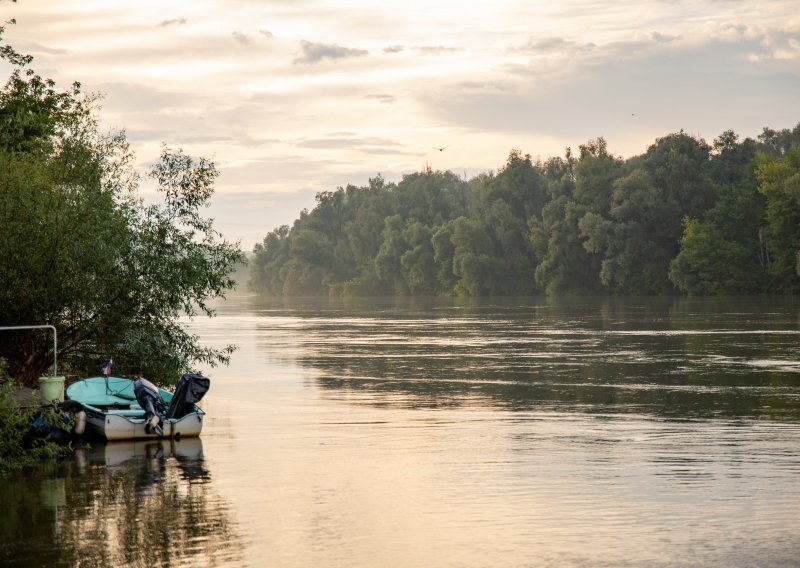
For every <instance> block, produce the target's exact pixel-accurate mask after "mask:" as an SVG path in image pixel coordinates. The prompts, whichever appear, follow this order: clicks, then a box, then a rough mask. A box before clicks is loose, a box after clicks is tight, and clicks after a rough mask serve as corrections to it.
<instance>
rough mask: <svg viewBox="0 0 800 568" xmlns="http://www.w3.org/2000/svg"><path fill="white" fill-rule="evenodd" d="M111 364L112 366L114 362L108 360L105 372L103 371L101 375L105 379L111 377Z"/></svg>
mask: <svg viewBox="0 0 800 568" xmlns="http://www.w3.org/2000/svg"><path fill="white" fill-rule="evenodd" d="M113 364H114V360H113V359H109V360H108V363H106V368H105V370H104V371H103V374H104V375H105V376H106V377H110V376H111V365H113Z"/></svg>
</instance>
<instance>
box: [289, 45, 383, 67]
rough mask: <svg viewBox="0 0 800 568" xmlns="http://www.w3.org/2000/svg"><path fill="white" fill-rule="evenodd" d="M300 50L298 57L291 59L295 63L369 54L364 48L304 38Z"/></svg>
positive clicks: (312, 62) (309, 62)
mask: <svg viewBox="0 0 800 568" xmlns="http://www.w3.org/2000/svg"><path fill="white" fill-rule="evenodd" d="M300 51H301V55H300V57H298V58H296V59H295V60H294V61H293V63H295V64H314V63H318V62H319V61H322V60H323V59H334V60H336V59H347V58H351V57H363V56H365V55H369V52H368V51H367V50H366V49H355V48H350V47H342V46H341V45H337V44H329V43H312V42H310V41H305V40H303V41H301V42H300Z"/></svg>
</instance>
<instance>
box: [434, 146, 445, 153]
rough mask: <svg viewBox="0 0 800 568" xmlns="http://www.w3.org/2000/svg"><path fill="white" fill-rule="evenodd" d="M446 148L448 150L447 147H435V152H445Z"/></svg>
mask: <svg viewBox="0 0 800 568" xmlns="http://www.w3.org/2000/svg"><path fill="white" fill-rule="evenodd" d="M445 148H447V146H442V147H441V148H437V147H436V146H434V147H433V149H434V150H439V151H440V152H443V151H444V149H445Z"/></svg>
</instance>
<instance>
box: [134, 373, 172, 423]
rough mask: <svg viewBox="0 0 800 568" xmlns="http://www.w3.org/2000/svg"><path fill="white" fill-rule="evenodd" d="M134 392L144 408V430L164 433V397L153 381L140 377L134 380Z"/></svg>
mask: <svg viewBox="0 0 800 568" xmlns="http://www.w3.org/2000/svg"><path fill="white" fill-rule="evenodd" d="M133 394H134V395H136V401H137V402H138V403H139V406H141V407H142V408H143V409H144V431H145V432H147V433H148V434H157V435H158V436H159V437H161V436H163V435H164V419H163V416H164V408H165V406H164V399H162V398H161V393H160V392H159V390H158V387H156V386H155V385H154V384H153V383H151V382H150V381H148V380H147V379H143V378H142V377H139V378H138V379H136V380H134V381H133Z"/></svg>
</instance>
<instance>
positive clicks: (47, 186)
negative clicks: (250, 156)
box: [0, 20, 245, 437]
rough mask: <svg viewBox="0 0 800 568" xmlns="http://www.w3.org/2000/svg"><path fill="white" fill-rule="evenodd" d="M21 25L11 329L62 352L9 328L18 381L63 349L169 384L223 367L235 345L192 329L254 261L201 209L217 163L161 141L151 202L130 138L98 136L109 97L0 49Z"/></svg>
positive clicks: (3, 246) (6, 259)
mask: <svg viewBox="0 0 800 568" xmlns="http://www.w3.org/2000/svg"><path fill="white" fill-rule="evenodd" d="M13 24H15V22H14V21H13V20H10V21H8V22H6V23H5V24H4V25H0V61H2V62H3V63H5V64H7V65H8V66H9V67H10V68H11V72H10V76H9V77H8V78H7V80H6V82H5V84H4V85H3V86H2V88H0V226H2V227H3V231H2V236H1V237H0V280H1V281H2V282H4V283H6V285H4V286H3V287H2V288H0V321H2V323H3V325H4V326H29V325H36V324H47V325H51V326H53V327H55V330H56V336H57V338H58V342H57V353H53V349H54V343H53V338H52V334H51V333H50V332H47V333H45V332H43V331H42V330H36V329H24V330H15V331H13V332H6V333H2V334H0V360H4V361H5V371H6V373H7V375H8V376H9V377H11V379H9V380H10V381H11V382H13V383H15V384H17V385H20V386H26V387H34V386H36V384H37V381H38V378H39V377H41V376H42V375H45V374H46V373H47V371H48V370H49V368H50V367H51V366H53V362H54V360H55V358H56V355H57V360H58V368H59V370H60V371H61V373H62V374H64V375H73V376H75V375H77V376H86V375H89V374H94V373H96V372H97V370H98V369H99V368H100V367H101V365H102V364H103V363H104V362H105V361H107V360H108V359H110V358H113V359H114V361H116V364H115V372H117V373H120V374H123V375H128V376H146V377H147V378H148V379H149V380H151V381H154V382H156V383H159V384H162V385H168V384H173V383H175V382H176V381H177V380H178V378H179V377H180V376H181V374H183V373H186V372H192V371H194V370H196V367H197V365H198V364H205V365H207V366H212V367H213V366H215V365H217V364H220V363H221V364H224V363H226V362H227V361H228V359H229V357H230V354H231V353H232V352H233V351H234V349H235V346H233V345H228V346H224V347H221V348H211V347H207V346H205V345H203V344H202V343H201V342H200V339H199V338H198V337H196V336H194V335H192V334H190V333H189V332H188V331H187V330H186V329H185V326H183V325H182V324H181V318H183V317H184V316H187V315H188V316H189V317H196V316H208V317H211V316H213V315H214V310H213V308H212V307H211V305H210V303H211V302H212V301H213V300H214V299H215V298H221V297H224V296H225V294H226V293H227V292H228V291H229V290H231V289H233V287H234V286H235V281H234V280H233V278H232V276H231V275H232V273H233V271H234V269H235V267H236V266H237V265H239V264H241V263H242V262H244V260H245V256H244V254H243V252H242V251H241V250H240V247H239V244H238V243H230V242H228V241H226V240H225V239H224V238H223V237H222V235H221V234H220V233H219V232H218V231H217V230H216V229H215V228H214V225H213V222H212V220H210V219H207V218H205V217H204V216H203V215H202V214H201V212H202V209H203V208H204V207H205V205H207V203H208V201H209V199H210V198H211V196H212V195H213V193H214V183H215V180H216V178H217V176H218V175H219V172H218V171H217V169H216V166H215V164H214V163H213V162H212V161H210V160H208V159H206V158H202V157H200V158H195V157H191V156H188V155H186V154H184V153H183V152H182V151H181V150H180V149H177V150H173V149H170V148H169V147H167V146H164V147H163V149H162V152H161V155H160V156H159V157H158V158H157V159H156V160H154V161H153V164H152V166H151V167H150V170H149V172H148V173H147V176H148V177H149V178H151V180H152V181H153V183H154V185H155V186H156V187H157V189H158V190H159V191H160V192H161V196H162V199H161V200H160V201H158V202H155V203H145V202H144V200H143V199H142V198H141V197H140V195H139V186H140V183H141V178H142V175H141V174H140V173H139V172H138V171H137V169H136V159H135V156H134V155H133V152H132V151H131V149H130V145H129V143H128V141H127V139H126V136H125V132H124V131H111V132H103V131H101V130H100V126H99V117H98V114H99V101H100V98H101V97H100V96H99V95H97V94H86V93H83V92H82V89H81V85H80V83H77V82H76V83H74V84H73V85H72V86H71V87H70V88H68V89H65V90H61V89H59V88H58V87H57V86H56V84H55V82H54V81H53V80H52V79H47V78H44V77H42V76H41V75H39V74H37V73H36V72H35V71H34V70H33V69H32V68H31V64H32V62H33V57H32V56H30V55H26V54H23V53H20V52H18V51H17V50H16V49H15V48H14V47H13V46H11V45H8V44H6V43H5V42H4V41H3V36H4V33H5V31H6V28H7V26H9V25H13ZM4 426H5V425H4V424H3V423H0V427H4ZM5 436H6V430H5V428H4V430H3V437H5Z"/></svg>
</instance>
